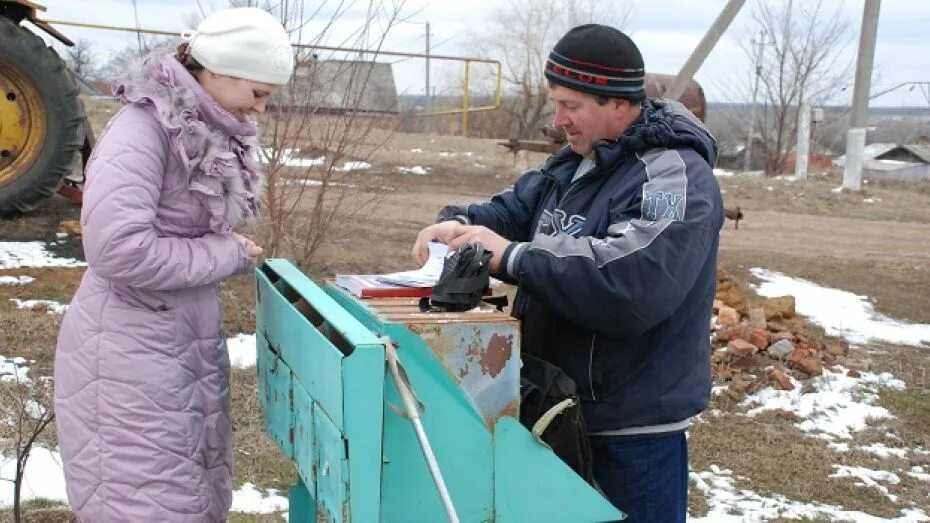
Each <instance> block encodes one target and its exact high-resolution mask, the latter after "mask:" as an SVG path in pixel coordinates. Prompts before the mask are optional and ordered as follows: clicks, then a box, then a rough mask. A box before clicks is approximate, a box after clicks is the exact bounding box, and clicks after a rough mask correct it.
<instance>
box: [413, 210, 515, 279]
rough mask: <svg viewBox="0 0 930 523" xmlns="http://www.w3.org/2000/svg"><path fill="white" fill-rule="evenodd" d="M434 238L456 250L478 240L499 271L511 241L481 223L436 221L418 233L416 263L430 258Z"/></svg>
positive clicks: (415, 250) (494, 268)
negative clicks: (430, 243) (430, 248)
mask: <svg viewBox="0 0 930 523" xmlns="http://www.w3.org/2000/svg"><path fill="white" fill-rule="evenodd" d="M432 240H436V241H439V242H441V243H444V244H446V245H448V246H449V250H456V249H458V248H459V246H460V245H463V244H466V243H475V242H478V243H480V244H481V245H483V246H484V248H485V249H487V250H488V252H490V253H491V255H492V256H491V264H490V267H489V269H490V270H491V272H497V271H498V270H499V269H500V264H501V256H502V255H503V254H504V250H505V249H506V248H507V246H508V245H510V241H509V240H507V239H505V238H504V237H502V236H500V235H498V234H497V233H495V232H494V231H492V230H491V229H488V228H487V227H482V226H480V225H463V224H461V223H459V222H457V221H455V220H449V221H445V222H440V223H436V224H433V225H430V226H429V227H426V228H425V229H423V230H422V231H420V234H418V235H417V241H416V243H414V245H413V251H412V252H411V255H412V256H413V261H414V263H416V264H417V266H418V267H422V266H423V264H424V263H426V260H427V259H429V245H428V244H429V242H430V241H432Z"/></svg>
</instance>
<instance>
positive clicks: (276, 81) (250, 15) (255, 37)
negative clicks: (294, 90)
mask: <svg viewBox="0 0 930 523" xmlns="http://www.w3.org/2000/svg"><path fill="white" fill-rule="evenodd" d="M181 36H182V38H184V39H185V40H187V41H188V42H189V45H190V47H189V49H190V53H191V56H193V57H194V59H195V60H197V61H198V62H200V64H201V65H203V66H204V67H205V68H207V69H208V70H210V71H212V72H214V73H217V74H223V75H226V76H234V77H236V78H245V79H246V80H253V81H256V82H262V83H266V84H273V85H284V84H286V83H287V81H288V79H290V77H291V73H292V72H293V71H294V51H293V49H291V42H290V39H289V38H288V36H287V32H286V31H285V30H284V27H282V26H281V23H280V22H278V20H276V19H275V17H273V16H271V14H270V13H268V12H267V11H264V10H262V9H259V8H257V7H238V8H233V9H223V10H221V11H216V12H215V13H212V14H211V15H210V16H208V17H206V18H205V19H204V20H203V22H200V25H199V26H198V27H197V30H196V31H184V32H183V33H182V34H181Z"/></svg>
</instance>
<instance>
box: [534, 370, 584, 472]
mask: <svg viewBox="0 0 930 523" xmlns="http://www.w3.org/2000/svg"><path fill="white" fill-rule="evenodd" d="M521 359H522V360H523V367H522V368H521V369H520V423H522V424H523V426H524V427H526V428H527V429H528V430H530V431H531V432H533V433H534V435H535V436H536V437H537V438H538V439H539V440H541V441H542V442H543V443H545V444H546V445H548V446H549V448H551V449H552V451H553V452H555V455H556V456H558V457H559V458H561V459H562V461H564V462H565V463H566V464H567V465H568V466H569V467H571V468H572V470H574V471H575V472H576V473H577V474H578V475H579V476H581V477H582V478H583V479H584V480H585V481H587V482H588V483H590V484H592V485H593V484H594V474H593V471H592V467H591V444H590V442H589V441H588V433H587V429H586V427H585V423H584V418H583V417H582V414H581V400H580V399H579V397H578V394H577V392H576V387H575V381H574V380H572V379H571V378H569V377H568V375H567V374H565V372H564V371H562V369H560V368H558V367H556V366H555V365H552V364H551V363H549V362H547V361H544V360H541V359H539V358H537V357H535V356H532V355H530V354H523V355H521ZM537 433H538V434H537Z"/></svg>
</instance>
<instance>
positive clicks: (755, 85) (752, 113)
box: [743, 31, 766, 172]
mask: <svg viewBox="0 0 930 523" xmlns="http://www.w3.org/2000/svg"><path fill="white" fill-rule="evenodd" d="M750 43H751V44H753V45H755V46H756V56H755V62H756V63H755V65H756V76H755V78H753V80H752V105H750V106H749V132H748V133H746V154H745V155H744V156H743V172H745V171H748V170H749V168H750V165H751V163H750V162H751V160H752V144H753V139H752V135H753V133H755V131H756V95H757V94H758V93H759V78H760V77H761V76H762V51H763V48H764V47H765V45H766V42H765V31H760V32H759V40H758V41H756V40H750Z"/></svg>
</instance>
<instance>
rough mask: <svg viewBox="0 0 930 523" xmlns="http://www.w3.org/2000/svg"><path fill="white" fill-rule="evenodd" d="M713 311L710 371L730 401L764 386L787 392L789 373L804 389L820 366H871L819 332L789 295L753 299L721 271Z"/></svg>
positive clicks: (850, 371) (853, 373)
mask: <svg viewBox="0 0 930 523" xmlns="http://www.w3.org/2000/svg"><path fill="white" fill-rule="evenodd" d="M714 314H715V315H716V318H715V320H714V322H713V323H712V325H711V345H712V350H713V354H712V355H711V370H712V372H713V377H714V382H715V383H716V384H718V385H721V384H727V385H728V388H727V393H728V394H729V396H730V397H731V398H732V399H734V400H740V399H742V398H743V397H744V396H745V395H746V394H752V393H753V392H755V391H757V390H759V389H760V388H763V387H766V386H769V385H771V386H772V387H775V388H777V389H781V390H792V389H794V388H795V385H794V383H792V382H791V380H789V379H788V376H789V375H790V376H792V377H793V378H795V380H797V381H800V382H801V383H802V384H803V385H804V387H805V388H807V387H809V383H808V382H809V379H810V378H812V377H814V376H819V375H820V374H822V373H823V368H824V367H827V368H831V369H832V368H834V367H838V366H842V367H844V368H846V369H848V371H847V373H848V374H849V375H850V376H853V377H857V376H858V374H859V371H863V370H870V369H871V366H872V361H871V360H870V359H869V358H868V357H867V356H866V355H865V354H864V353H862V352H860V351H857V350H850V348H849V344H848V343H847V342H846V340H845V339H844V338H842V337H836V336H824V335H823V333H822V331H819V330H818V329H817V327H815V326H812V325H811V324H809V323H807V322H806V321H805V320H804V319H803V318H801V317H798V316H796V315H795V310H794V296H780V297H777V298H765V299H762V298H758V297H756V296H755V295H754V293H751V292H749V291H747V290H746V287H745V285H743V284H741V283H740V282H738V281H736V280H735V279H733V278H732V277H730V276H729V275H727V274H726V273H724V272H723V271H719V272H718V273H717V299H716V300H714ZM804 390H805V389H802V392H804ZM809 390H813V389H812V388H810V389H809Z"/></svg>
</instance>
